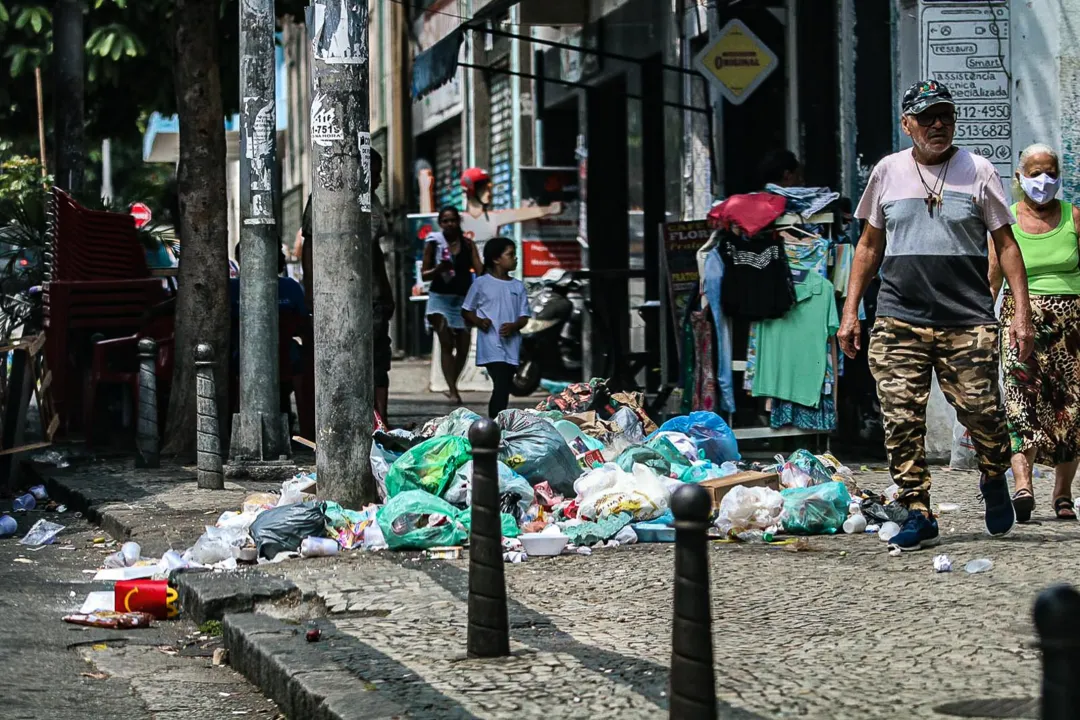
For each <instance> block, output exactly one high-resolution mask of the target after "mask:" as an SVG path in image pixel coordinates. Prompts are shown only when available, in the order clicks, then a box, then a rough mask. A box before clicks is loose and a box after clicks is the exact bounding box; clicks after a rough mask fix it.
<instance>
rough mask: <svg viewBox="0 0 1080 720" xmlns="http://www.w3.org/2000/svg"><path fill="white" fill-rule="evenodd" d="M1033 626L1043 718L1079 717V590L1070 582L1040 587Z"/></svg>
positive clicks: (1048, 719) (1041, 715)
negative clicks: (1038, 652) (1038, 655)
mask: <svg viewBox="0 0 1080 720" xmlns="http://www.w3.org/2000/svg"><path fill="white" fill-rule="evenodd" d="M1033 614H1034V616H1035V629H1036V630H1037V631H1038V633H1039V645H1040V646H1041V647H1042V654H1043V660H1042V664H1043V680H1042V703H1041V704H1042V710H1041V712H1040V715H1039V717H1040V718H1042V720H1072V719H1073V718H1076V717H1080V703H1078V702H1077V701H1076V689H1077V688H1078V687H1080V593H1077V592H1076V590H1074V589H1073V588H1072V587H1070V586H1069V585H1056V586H1054V587H1052V588H1048V589H1046V590H1043V591H1042V592H1041V593H1040V594H1039V597H1038V598H1036V599H1035V609H1034V612H1033Z"/></svg>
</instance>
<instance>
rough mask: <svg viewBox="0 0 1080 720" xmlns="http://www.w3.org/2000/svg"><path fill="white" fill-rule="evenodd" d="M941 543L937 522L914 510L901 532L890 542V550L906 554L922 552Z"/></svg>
mask: <svg viewBox="0 0 1080 720" xmlns="http://www.w3.org/2000/svg"><path fill="white" fill-rule="evenodd" d="M939 542H941V539H940V538H939V537H938V527H937V520H935V519H933V518H930V517H927V516H926V515H923V514H922V513H921V512H919V511H917V510H912V511H911V514H910V515H908V519H907V520H905V521H904V524H903V525H902V526H901V527H900V532H898V533H897V534H896V535H894V536H893V538H892V540H890V541H889V549H892V548H899V549H900V550H902V551H904V552H907V551H909V550H922V549H923V548H927V547H933V546H934V545H937V544H938V543H939Z"/></svg>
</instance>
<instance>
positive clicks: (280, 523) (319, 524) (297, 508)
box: [249, 501, 326, 560]
mask: <svg viewBox="0 0 1080 720" xmlns="http://www.w3.org/2000/svg"><path fill="white" fill-rule="evenodd" d="M249 532H250V533H251V539H252V540H254V541H255V545H256V546H257V547H258V548H259V555H261V556H262V557H264V558H266V559H267V560H273V559H274V557H275V556H276V555H277V554H278V553H280V552H299V550H300V543H301V542H303V540H304V538H306V537H324V536H325V535H326V504H325V503H322V502H316V501H312V502H304V503H296V504H295V505H282V506H281V507H276V508H272V509H270V510H265V511H263V512H261V513H259V517H257V518H255V522H253V523H251V528H250V529H249Z"/></svg>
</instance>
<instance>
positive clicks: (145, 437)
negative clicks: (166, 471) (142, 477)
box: [135, 338, 161, 468]
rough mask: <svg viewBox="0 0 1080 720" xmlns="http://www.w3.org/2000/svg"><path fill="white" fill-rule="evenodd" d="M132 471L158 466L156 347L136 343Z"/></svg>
mask: <svg viewBox="0 0 1080 720" xmlns="http://www.w3.org/2000/svg"><path fill="white" fill-rule="evenodd" d="M135 448H136V449H137V450H138V452H137V453H136V455H135V467H140V468H156V467H160V466H161V456H160V455H159V453H158V406H157V343H156V342H154V341H153V339H151V338H142V339H141V340H139V417H138V419H137V420H136V425H135Z"/></svg>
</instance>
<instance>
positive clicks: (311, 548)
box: [300, 537, 341, 557]
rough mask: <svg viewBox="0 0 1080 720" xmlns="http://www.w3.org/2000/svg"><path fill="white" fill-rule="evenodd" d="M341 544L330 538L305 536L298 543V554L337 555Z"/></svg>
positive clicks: (306, 555) (308, 555) (314, 555)
mask: <svg viewBox="0 0 1080 720" xmlns="http://www.w3.org/2000/svg"><path fill="white" fill-rule="evenodd" d="M340 549H341V546H340V545H338V542H337V540H332V539H330V538H317V537H306V538H304V541H303V542H302V543H300V554H301V555H302V556H304V557H328V556H330V555H337V554H338V550H340Z"/></svg>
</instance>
